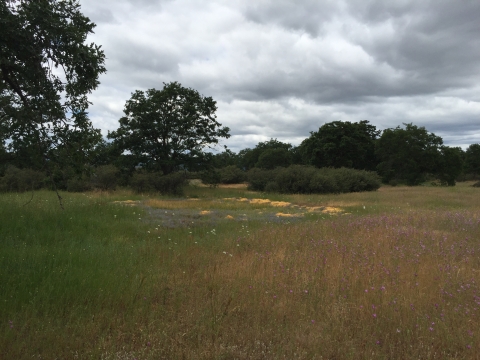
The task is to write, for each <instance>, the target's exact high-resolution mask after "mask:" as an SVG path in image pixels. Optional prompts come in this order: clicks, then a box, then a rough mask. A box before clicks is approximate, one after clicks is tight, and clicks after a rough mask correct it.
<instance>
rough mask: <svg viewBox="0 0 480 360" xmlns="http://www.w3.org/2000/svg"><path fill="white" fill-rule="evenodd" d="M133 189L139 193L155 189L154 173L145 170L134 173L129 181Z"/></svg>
mask: <svg viewBox="0 0 480 360" xmlns="http://www.w3.org/2000/svg"><path fill="white" fill-rule="evenodd" d="M129 185H130V187H131V188H132V190H133V191H135V192H137V193H143V192H149V191H153V190H154V187H153V181H152V174H149V173H145V172H140V171H139V172H136V173H134V174H133V176H132V178H131V179H130V183H129Z"/></svg>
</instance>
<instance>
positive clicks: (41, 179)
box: [0, 166, 45, 192]
mask: <svg viewBox="0 0 480 360" xmlns="http://www.w3.org/2000/svg"><path fill="white" fill-rule="evenodd" d="M44 185H45V174H43V173H42V172H40V171H35V170H32V169H19V168H17V167H15V166H8V167H7V168H6V170H5V175H4V176H3V177H2V178H0V191H4V192H6V191H18V192H24V191H31V190H38V189H40V188H42V187H43V186H44Z"/></svg>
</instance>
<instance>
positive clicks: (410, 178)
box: [375, 124, 443, 185]
mask: <svg viewBox="0 0 480 360" xmlns="http://www.w3.org/2000/svg"><path fill="white" fill-rule="evenodd" d="M442 145H443V140H442V138H441V137H439V136H437V135H435V134H433V133H429V132H428V131H427V130H426V129H425V128H424V127H418V126H416V125H413V124H404V128H401V127H400V126H397V127H396V128H394V129H386V130H384V131H383V132H382V135H381V136H380V138H379V139H378V140H377V143H376V149H375V152H376V155H377V158H378V160H379V164H378V167H377V170H378V173H379V175H380V176H382V179H383V182H386V183H388V182H390V181H391V180H396V181H400V182H405V183H407V184H408V185H417V184H419V183H421V182H422V181H424V180H425V176H426V175H427V174H429V173H431V174H434V173H436V172H437V168H438V166H439V161H440V148H441V146H442Z"/></svg>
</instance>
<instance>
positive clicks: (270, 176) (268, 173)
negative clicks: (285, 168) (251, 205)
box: [247, 167, 280, 191]
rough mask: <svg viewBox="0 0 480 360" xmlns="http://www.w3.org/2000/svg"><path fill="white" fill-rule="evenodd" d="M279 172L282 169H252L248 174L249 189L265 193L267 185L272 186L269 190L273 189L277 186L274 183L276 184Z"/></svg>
mask: <svg viewBox="0 0 480 360" xmlns="http://www.w3.org/2000/svg"><path fill="white" fill-rule="evenodd" d="M279 170H280V168H276V169H273V170H265V169H259V168H255V167H254V168H252V169H250V170H249V171H248V172H247V182H248V189H249V190H254V191H265V187H266V186H267V184H270V185H269V188H270V189H272V188H273V187H274V186H275V185H273V184H272V183H276V181H275V178H276V176H277V174H278V172H279Z"/></svg>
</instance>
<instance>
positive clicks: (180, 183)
mask: <svg viewBox="0 0 480 360" xmlns="http://www.w3.org/2000/svg"><path fill="white" fill-rule="evenodd" d="M186 182H187V179H186V177H185V175H184V174H183V173H172V174H169V175H162V174H161V173H145V172H138V173H135V174H134V175H133V177H132V179H131V180H130V186H131V188H132V189H133V190H134V191H136V192H149V191H158V192H160V193H162V194H172V195H181V194H182V193H183V187H184V186H185V184H186Z"/></svg>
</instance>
